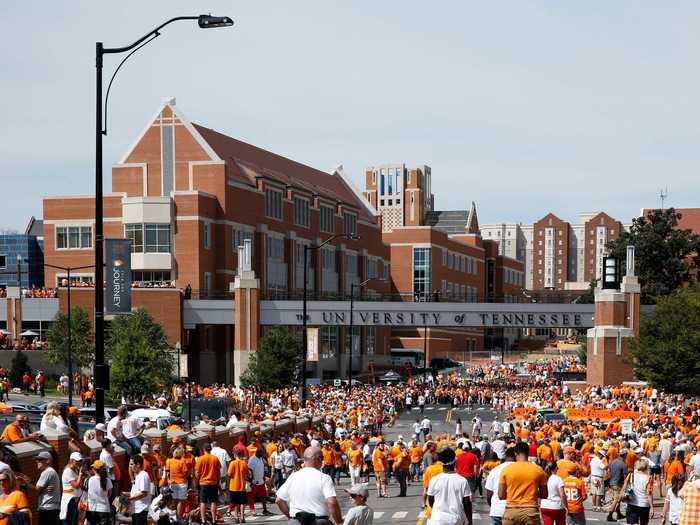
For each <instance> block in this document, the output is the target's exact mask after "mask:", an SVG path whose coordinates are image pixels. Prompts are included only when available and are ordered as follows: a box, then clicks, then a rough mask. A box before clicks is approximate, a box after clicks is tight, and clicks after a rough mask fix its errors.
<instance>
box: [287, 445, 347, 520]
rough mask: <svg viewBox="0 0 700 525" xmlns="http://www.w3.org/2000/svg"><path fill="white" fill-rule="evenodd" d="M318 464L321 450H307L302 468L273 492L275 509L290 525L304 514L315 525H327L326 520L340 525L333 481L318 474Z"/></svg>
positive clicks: (313, 448) (319, 463)
mask: <svg viewBox="0 0 700 525" xmlns="http://www.w3.org/2000/svg"><path fill="white" fill-rule="evenodd" d="M322 463H323V455H322V454H321V449H320V448H317V447H309V448H307V449H306V450H305V451H304V468H302V469H301V470H298V471H296V472H293V473H292V474H291V475H290V476H289V478H287V481H285V482H284V485H282V486H281V487H280V489H279V490H278V491H277V501H276V503H277V506H278V507H279V509H280V510H281V511H282V514H284V515H285V516H287V518H288V519H289V520H290V523H292V524H294V525H299V524H300V523H301V521H300V518H303V517H305V516H306V515H308V514H312V515H314V516H316V521H315V525H330V523H331V522H330V520H329V517H330V518H332V519H333V522H335V523H336V524H340V523H342V522H343V520H342V518H341V514H340V505H338V500H337V498H336V494H335V487H334V486H333V480H332V479H331V477H330V476H328V475H326V474H324V473H322V472H321V471H320V470H319V469H320V468H321V465H322Z"/></svg>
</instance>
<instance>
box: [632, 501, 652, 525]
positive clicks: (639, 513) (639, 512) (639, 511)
mask: <svg viewBox="0 0 700 525" xmlns="http://www.w3.org/2000/svg"><path fill="white" fill-rule="evenodd" d="M650 510H651V508H650V507H638V506H637V505H631V504H628V505H627V511H626V514H627V523H629V524H631V525H634V524H635V523H639V524H640V525H647V523H649V511H650Z"/></svg>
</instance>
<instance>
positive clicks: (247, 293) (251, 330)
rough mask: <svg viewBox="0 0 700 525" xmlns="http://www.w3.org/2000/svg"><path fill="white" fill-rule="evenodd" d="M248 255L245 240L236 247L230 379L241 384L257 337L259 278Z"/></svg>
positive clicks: (258, 334) (255, 345)
mask: <svg viewBox="0 0 700 525" xmlns="http://www.w3.org/2000/svg"><path fill="white" fill-rule="evenodd" d="M250 256H251V246H250V241H248V240H246V241H245V245H244V246H242V247H240V248H239V249H238V275H236V280H235V282H234V283H233V295H234V301H235V313H234V315H235V334H234V342H233V380H234V383H235V384H236V386H240V384H241V375H242V374H243V373H244V372H245V371H246V370H247V369H248V363H249V362H250V354H251V352H255V350H257V348H258V339H259V336H260V280H259V279H256V277H255V272H254V271H253V270H252V268H251V260H250Z"/></svg>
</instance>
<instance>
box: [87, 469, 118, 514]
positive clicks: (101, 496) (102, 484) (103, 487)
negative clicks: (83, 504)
mask: <svg viewBox="0 0 700 525" xmlns="http://www.w3.org/2000/svg"><path fill="white" fill-rule="evenodd" d="M92 472H93V474H92V476H90V479H88V490H87V496H88V501H87V514H86V515H85V518H86V520H87V522H88V524H89V525H109V524H110V519H111V510H112V509H111V507H110V503H109V502H110V501H111V497H110V496H111V495H112V488H113V485H112V480H110V479H109V475H108V472H107V466H106V465H105V464H104V462H103V461H100V460H99V459H98V460H97V461H95V462H94V463H93V464H92Z"/></svg>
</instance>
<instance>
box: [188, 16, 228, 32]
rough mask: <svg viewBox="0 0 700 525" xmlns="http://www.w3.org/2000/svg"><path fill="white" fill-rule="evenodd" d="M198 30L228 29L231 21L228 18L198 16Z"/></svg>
mask: <svg viewBox="0 0 700 525" xmlns="http://www.w3.org/2000/svg"><path fill="white" fill-rule="evenodd" d="M197 23H198V24H199V27H200V29H210V28H213V27H230V26H232V25H233V20H232V19H231V18H229V17H228V16H212V15H199V18H198V19H197Z"/></svg>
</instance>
